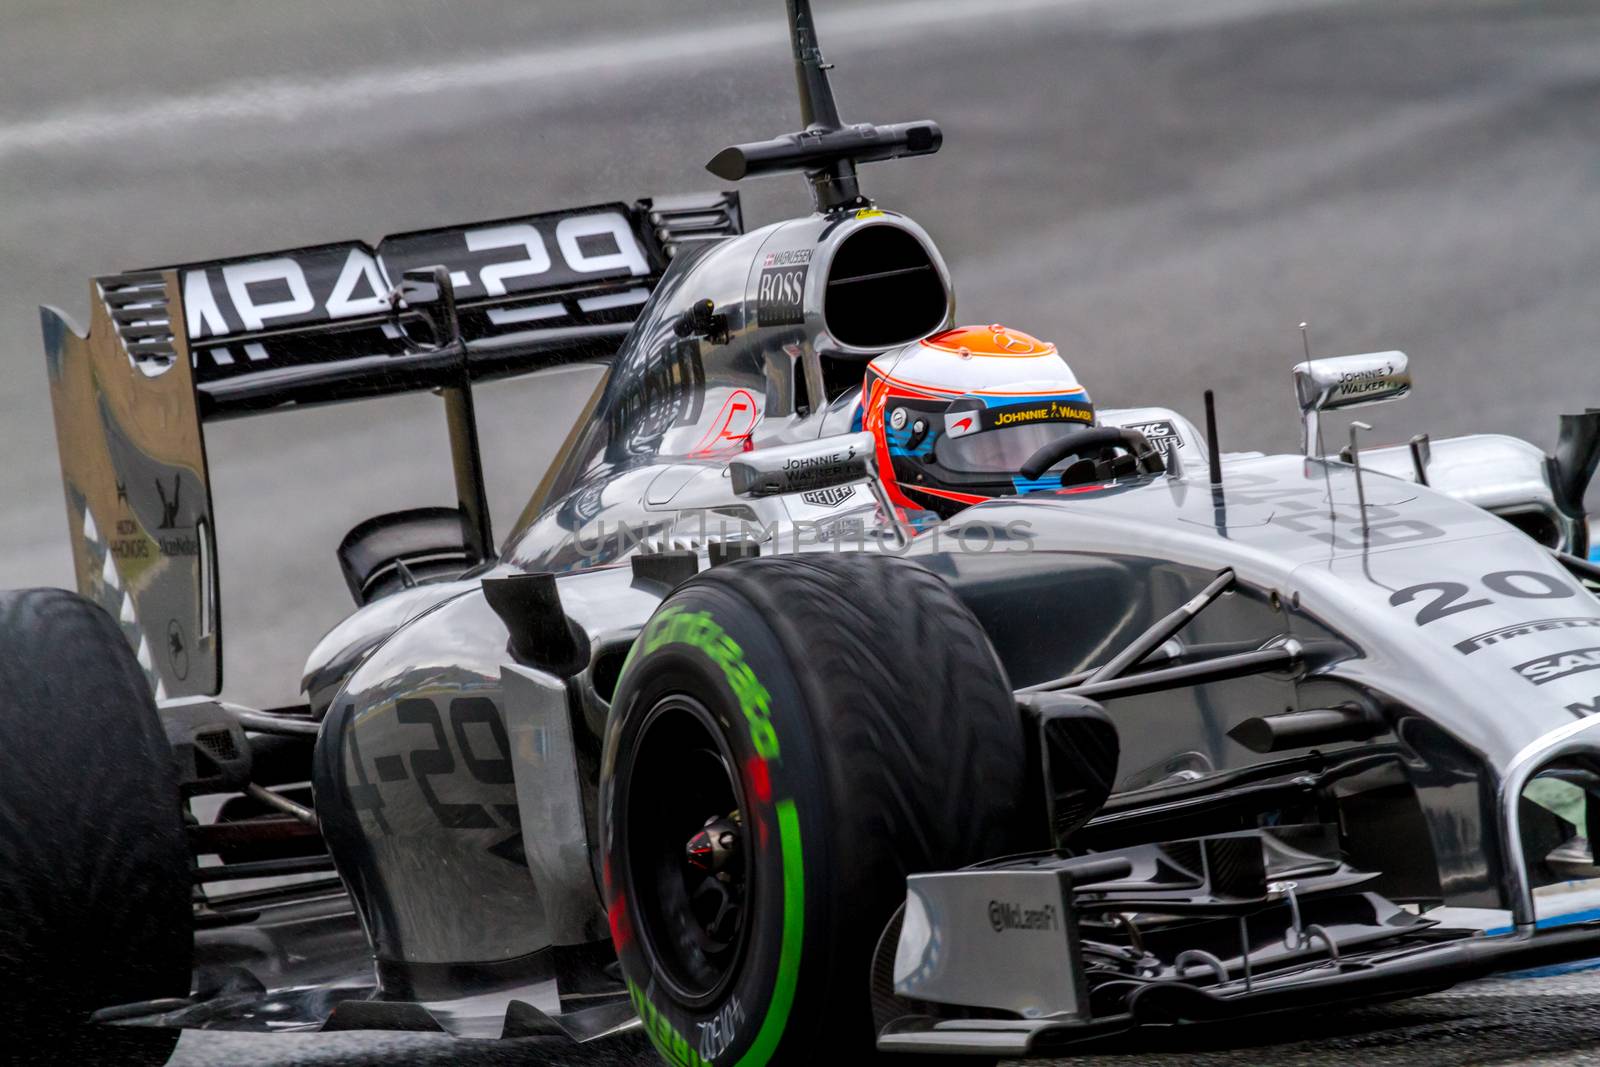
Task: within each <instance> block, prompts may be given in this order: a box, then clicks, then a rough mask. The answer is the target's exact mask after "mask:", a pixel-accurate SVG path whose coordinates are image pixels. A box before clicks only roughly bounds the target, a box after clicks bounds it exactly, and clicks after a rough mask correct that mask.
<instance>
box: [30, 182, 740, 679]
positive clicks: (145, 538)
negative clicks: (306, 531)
mask: <svg viewBox="0 0 1600 1067" xmlns="http://www.w3.org/2000/svg"><path fill="white" fill-rule="evenodd" d="M741 229H742V219H741V217H740V210H739V201H738V197H737V194H733V193H716V194H705V195H698V196H686V197H676V198H671V199H666V198H663V199H658V200H641V201H638V202H637V203H635V204H633V205H632V206H628V205H624V204H602V205H597V206H594V207H588V208H580V209H577V210H573V211H563V212H554V213H549V214H543V215H531V216H525V217H521V218H515V219H501V220H497V221H494V222H488V223H482V224H479V225H474V226H469V227H457V228H449V229H437V230H426V231H421V232H418V233H410V234H400V235H397V236H392V237H386V238H384V239H383V240H382V241H381V242H379V243H378V245H377V246H375V247H374V246H371V245H367V244H365V243H362V242H357V241H350V242H342V243H338V244H328V245H319V246H316V247H312V248H301V249H293V250H289V251H285V252H277V253H269V254H264V255H256V256H247V257H243V258H239V259H232V260H216V261H210V262H204V263H193V264H185V265H182V266H177V267H171V268H165V269H159V270H147V271H134V272H129V273H125V274H119V275H111V276H107V277H103V278H98V279H96V280H95V281H94V282H93V283H92V285H91V293H90V297H91V311H90V319H89V329H88V332H87V333H84V332H82V331H80V330H78V329H76V328H75V327H74V326H73V325H72V324H71V322H70V321H69V320H68V319H67V318H66V316H65V315H64V314H62V313H61V312H60V311H58V310H56V309H54V308H50V307H43V308H41V309H40V316H41V320H42V325H43V331H44V342H45V356H46V361H47V364H48V368H49V377H50V395H51V403H52V406H53V408H54V413H55V420H56V438H57V443H58V445H59V448H60V454H61V470H62V479H63V485H64V489H65V492H66V498H67V522H68V530H69V534H70V536H71V540H72V551H73V564H74V569H75V572H76V577H77V586H78V591H79V592H80V593H82V594H83V595H84V596H86V597H88V598H90V599H92V600H94V601H95V602H96V603H98V604H100V605H101V606H102V607H104V608H105V609H106V610H107V611H108V612H110V613H111V615H112V617H113V618H116V619H118V620H119V621H120V623H121V625H122V628H123V632H124V634H125V635H126V636H127V638H128V642H129V644H130V646H132V647H133V649H134V650H135V652H136V654H137V656H138V658H139V663H140V665H141V666H142V667H143V668H144V670H145V671H146V673H147V675H148V676H149V678H150V681H151V685H152V687H153V688H154V689H155V692H156V694H157V696H158V698H165V697H178V696H197V695H214V694H217V693H219V692H220V691H221V686H222V635H221V614H220V611H221V609H220V603H219V599H218V590H219V582H218V574H217V572H218V568H217V547H216V532H215V531H216V526H215V518H214V516H213V512H212V499H211V482H210V474H209V471H208V469H207V465H206V450H205V436H204V432H203V429H202V427H203V426H204V424H205V423H207V422H210V421H213V420H216V419H222V418H230V417H235V416H241V415H249V414H257V413H264V412H268V411H272V410H274V409H279V408H283V407H286V406H304V405H309V404H323V403H333V402H340V401H346V400H356V399H362V398H365V397H375V396H385V395H391V394H394V393H400V392H408V391H412V390H417V389H438V390H440V391H441V392H442V393H443V394H444V396H445V399H446V405H447V413H448V414H449V423H450V427H451V447H452V450H453V452H455V453H456V458H457V462H456V469H457V482H458V490H460V491H461V506H462V508H463V511H464V512H473V511H475V510H476V511H480V512H481V510H482V487H481V484H479V485H477V486H464V485H463V484H461V483H462V482H463V478H464V474H463V472H464V471H468V470H469V469H470V465H469V464H467V463H466V457H468V456H469V453H470V458H471V459H472V460H475V459H476V450H477V442H476V440H475V434H473V435H472V436H473V437H474V439H473V440H471V441H464V440H458V438H459V437H461V436H462V434H461V432H460V431H461V427H463V426H465V427H467V428H468V429H469V430H470V428H471V426H472V423H471V419H470V417H468V418H467V419H465V420H463V419H462V417H461V413H462V411H463V405H465V408H464V410H465V411H466V412H467V414H468V416H470V410H471V409H470V403H471V401H470V386H471V383H472V382H475V381H482V380H486V379H492V378H500V377H507V376H511V375H518V374H527V373H531V372H534V371H539V370H543V369H546V368H549V367H553V366H557V365H560V364H564V363H570V362H575V361H591V360H600V361H605V360H609V359H610V358H611V357H613V356H614V355H615V354H616V352H617V349H618V347H619V346H620V345H621V343H622V340H623V338H624V337H625V336H626V335H627V332H628V330H629V328H630V327H631V325H632V323H633V321H634V319H635V318H636V317H637V316H638V314H639V312H640V310H641V308H642V307H643V306H644V304H645V302H646V300H648V298H649V295H650V293H651V292H652V291H653V289H654V287H655V285H656V283H657V282H658V281H659V280H660V278H661V274H662V272H663V271H664V270H665V269H666V267H667V265H668V264H669V263H670V262H671V260H672V258H673V257H674V256H675V255H678V254H680V253H681V252H682V251H684V250H685V249H687V248H690V247H693V246H694V245H697V244H702V243H706V242H713V241H718V240H721V239H722V238H724V237H727V236H729V235H731V234H736V233H739V232H740V231H741ZM434 267H442V268H443V270H442V271H439V272H437V273H438V274H439V275H440V276H441V277H442V278H447V279H448V288H450V289H453V304H454V312H453V314H454V316H455V320H454V322H455V325H456V329H457V337H456V338H454V339H453V340H454V341H455V342H456V343H455V345H454V348H453V349H449V346H448V345H447V346H446V347H447V349H449V350H448V351H443V352H442V351H441V350H440V348H439V347H438V346H437V345H432V346H425V345H420V344H419V343H418V342H417V341H416V340H415V339H414V338H413V337H412V336H410V334H409V333H408V331H407V330H406V328H405V325H404V320H403V318H402V317H401V316H398V315H397V314H396V313H395V309H394V308H393V307H391V300H390V294H391V291H392V290H393V289H394V288H395V287H396V286H397V285H398V284H399V283H401V281H402V279H403V277H404V276H405V275H406V274H407V273H408V272H410V273H411V274H412V275H413V276H416V275H417V274H419V272H420V271H421V269H422V268H434ZM413 317H414V316H413ZM435 340H436V341H438V342H440V343H445V342H449V341H451V340H452V339H450V338H436V339H435ZM469 489H470V490H472V491H473V492H472V493H471V494H470V495H471V497H472V498H471V499H469ZM467 517H468V518H469V519H473V520H474V521H477V522H478V523H479V531H480V533H481V535H482V540H483V541H485V542H486V541H487V537H488V531H487V519H486V515H485V514H478V515H476V516H471V515H468V516H467ZM480 547H483V546H480Z"/></svg>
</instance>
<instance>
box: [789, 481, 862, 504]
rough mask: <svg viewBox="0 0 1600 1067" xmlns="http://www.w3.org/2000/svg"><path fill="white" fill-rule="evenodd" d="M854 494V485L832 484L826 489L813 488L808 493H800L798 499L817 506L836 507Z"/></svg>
mask: <svg viewBox="0 0 1600 1067" xmlns="http://www.w3.org/2000/svg"><path fill="white" fill-rule="evenodd" d="M855 495H856V487H855V486H853V485H834V486H829V487H828V488H827V489H813V490H811V491H810V492H809V493H801V494H800V499H801V500H804V501H805V502H806V503H807V504H815V505H816V506H817V507H819V508H836V507H838V506H839V505H840V504H843V503H844V502H845V501H846V500H849V499H850V498H851V497H853V496H855Z"/></svg>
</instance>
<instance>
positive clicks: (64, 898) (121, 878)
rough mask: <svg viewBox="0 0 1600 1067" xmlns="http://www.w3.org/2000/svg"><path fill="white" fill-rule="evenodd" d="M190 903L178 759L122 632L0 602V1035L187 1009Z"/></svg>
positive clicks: (103, 619) (46, 598)
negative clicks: (106, 1010)
mask: <svg viewBox="0 0 1600 1067" xmlns="http://www.w3.org/2000/svg"><path fill="white" fill-rule="evenodd" d="M189 895H190V875H189V855H188V849H187V845H186V843H185V841H184V836H183V823H182V815H181V810H180V801H179V796H178V783H177V774H176V769H175V767H174V765H173V761H172V751H171V748H170V747H169V746H168V744H167V739H166V736H165V734H164V733H163V731H162V728H161V723H160V720H159V719H158V718H157V715H156V709H155V703H154V701H153V699H152V697H151V692H150V684H149V682H148V681H147V680H146V678H145V676H144V672H143V671H141V670H140V668H139V665H138V663H137V662H136V661H135V659H134V656H133V653H132V651H131V650H130V649H129V648H128V645H127V642H126V641H125V640H124V639H123V636H122V632H121V630H120V629H119V627H118V625H117V624H116V623H115V622H113V621H112V619H111V617H110V616H109V615H107V614H106V613H105V612H104V611H102V610H101V609H100V608H98V607H96V606H95V605H94V604H91V603H90V602H89V601H87V600H84V599H83V598H82V597H78V596H75V595H73V594H72V593H68V592H66V591H64V590H61V589H28V590H21V591H17V592H0V916H3V919H0V1027H4V1028H5V1029H6V1030H7V1031H8V1032H11V1033H13V1034H14V1033H16V1032H17V1030H19V1029H21V1030H23V1031H24V1032H28V1033H34V1034H39V1033H41V1032H46V1031H49V1032H55V1031H56V1030H57V1028H60V1027H65V1026H70V1025H73V1024H75V1023H78V1022H81V1021H83V1020H85V1019H86V1018H87V1017H88V1015H89V1013H91V1012H92V1011H94V1010H96V1009H98V1008H102V1007H107V1006H109V1005H113V1004H123V1003H130V1002H133V1001H143V1000H151V999H155V998H158V997H182V996H186V995H188V992H189V972H190V963H191V954H192V945H193V936H192V933H191V917H190V909H191V905H190V899H189ZM62 1036H64V1035H62Z"/></svg>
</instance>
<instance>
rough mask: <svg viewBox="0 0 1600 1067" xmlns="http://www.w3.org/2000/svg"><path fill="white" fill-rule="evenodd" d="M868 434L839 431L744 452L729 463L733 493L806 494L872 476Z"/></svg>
mask: <svg viewBox="0 0 1600 1067" xmlns="http://www.w3.org/2000/svg"><path fill="white" fill-rule="evenodd" d="M875 448H876V444H875V442H874V441H873V438H872V435H871V434H870V433H850V434H840V435H839V436H837V437H823V438H819V439H817V440H815V441H802V442H800V443H799V444H797V445H780V446H778V447H776V448H763V449H759V450H757V451H755V452H747V453H745V454H744V455H742V456H740V457H738V458H737V459H734V460H730V461H729V462H728V475H729V477H730V478H731V479H732V480H733V492H734V495H735V496H750V497H763V496H781V495H783V494H786V493H805V492H810V491H811V490H813V489H827V488H830V487H832V486H835V485H849V484H850V483H851V482H860V481H866V480H867V479H869V478H872V477H873V473H874V472H873V455H874V449H875Z"/></svg>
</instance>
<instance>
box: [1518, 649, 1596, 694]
mask: <svg viewBox="0 0 1600 1067" xmlns="http://www.w3.org/2000/svg"><path fill="white" fill-rule="evenodd" d="M1515 670H1516V672H1517V673H1518V674H1520V675H1522V677H1524V678H1526V679H1527V680H1528V681H1530V682H1532V683H1533V684H1534V685H1549V684H1550V683H1551V682H1559V681H1560V680H1561V679H1563V678H1570V677H1572V676H1573V675H1574V674H1583V673H1584V672H1585V671H1600V647H1596V648H1575V649H1573V650H1572V651H1570V652H1557V653H1555V654H1553V655H1549V656H1540V657H1539V658H1538V659H1530V660H1529V661H1528V662H1526V663H1519V664H1517V666H1516V668H1515Z"/></svg>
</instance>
